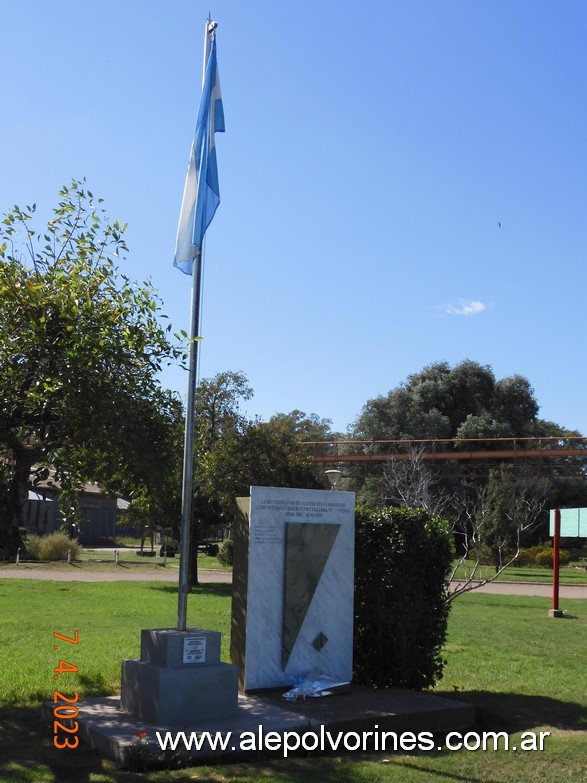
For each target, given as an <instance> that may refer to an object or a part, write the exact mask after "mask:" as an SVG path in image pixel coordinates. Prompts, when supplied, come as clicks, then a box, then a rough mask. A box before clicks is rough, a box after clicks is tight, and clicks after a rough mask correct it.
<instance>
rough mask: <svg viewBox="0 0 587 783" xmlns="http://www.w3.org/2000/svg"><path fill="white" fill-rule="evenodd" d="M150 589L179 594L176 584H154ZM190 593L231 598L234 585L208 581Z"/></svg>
mask: <svg viewBox="0 0 587 783" xmlns="http://www.w3.org/2000/svg"><path fill="white" fill-rule="evenodd" d="M150 589H151V590H158V591H159V592H162V593H173V594H174V595H177V585H176V584H171V585H162V584H156V585H152V586H151V588H150ZM190 595H215V596H216V597H217V598H230V596H231V595H232V585H231V584H230V583H229V582H206V584H203V585H198V586H197V587H193V588H192V592H191V593H190Z"/></svg>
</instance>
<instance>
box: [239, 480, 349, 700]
mask: <svg viewBox="0 0 587 783" xmlns="http://www.w3.org/2000/svg"><path fill="white" fill-rule="evenodd" d="M354 510H355V495H354V493H352V492H333V491H327V490H306V489H283V488H273V487H251V498H250V514H249V520H250V521H249V552H248V590H247V618H246V645H245V677H244V687H245V690H255V689H260V688H273V687H278V686H287V685H291V684H292V683H293V682H295V681H296V680H297V679H299V678H302V677H304V676H305V675H306V674H308V673H309V672H310V671H312V670H314V669H316V670H318V671H320V672H321V673H323V674H329V675H332V676H333V677H336V678H337V679H339V680H350V679H351V677H352V652H353V588H354ZM288 522H289V523H292V522H293V523H310V524H313V523H318V524H322V525H324V524H333V525H340V528H339V531H338V535H337V536H336V539H335V541H334V544H333V546H332V550H331V552H330V555H329V557H328V560H327V562H326V565H325V567H324V570H323V572H322V577H321V579H320V581H319V582H318V585H317V587H316V590H315V593H314V596H313V598H312V601H311V603H310V605H309V608H308V611H307V614H306V617H305V620H304V622H303V624H302V626H301V629H300V632H299V635H298V638H297V641H296V643H295V645H294V647H293V649H292V651H291V655H290V657H289V661H288V663H287V665H286V668H285V670H282V628H283V612H284V577H285V531H286V525H287V524H288ZM320 633H322V634H324V636H326V637H327V639H328V641H327V643H326V644H325V645H324V647H323V648H322V650H318V649H316V647H315V646H314V644H313V643H314V640H315V639H316V637H317V636H318V635H319V634H320Z"/></svg>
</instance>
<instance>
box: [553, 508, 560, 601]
mask: <svg viewBox="0 0 587 783" xmlns="http://www.w3.org/2000/svg"><path fill="white" fill-rule="evenodd" d="M560 537H561V512H560V508H555V509H554V537H553V539H552V572H553V573H552V609H553V611H555V612H558V593H559V590H558V586H559V549H560Z"/></svg>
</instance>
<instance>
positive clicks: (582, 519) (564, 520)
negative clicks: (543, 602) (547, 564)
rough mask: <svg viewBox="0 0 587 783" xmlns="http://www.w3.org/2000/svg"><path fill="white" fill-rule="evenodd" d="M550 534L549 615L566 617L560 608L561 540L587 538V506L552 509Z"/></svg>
mask: <svg viewBox="0 0 587 783" xmlns="http://www.w3.org/2000/svg"><path fill="white" fill-rule="evenodd" d="M550 535H551V537H552V608H551V609H549V611H548V616H549V617H564V612H562V611H561V610H560V609H559V605H558V599H559V582H560V557H559V552H560V540H561V538H587V508H562V509H560V508H554V509H551V511H550Z"/></svg>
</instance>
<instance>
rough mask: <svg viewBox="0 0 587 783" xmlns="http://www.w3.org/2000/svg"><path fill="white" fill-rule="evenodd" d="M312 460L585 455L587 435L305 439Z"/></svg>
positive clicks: (433, 459) (469, 458)
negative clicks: (586, 436) (416, 456)
mask: <svg viewBox="0 0 587 783" xmlns="http://www.w3.org/2000/svg"><path fill="white" fill-rule="evenodd" d="M304 445H305V446H307V447H308V449H309V450H311V456H312V462H315V463H341V462H347V463H352V462H388V461H389V460H409V459H413V458H414V454H417V455H418V459H422V460H427V461H440V460H482V459H483V460H487V459H492V460H493V459H496V460H504V459H514V460H515V459H523V460H526V459H549V458H559V459H560V458H561V457H585V458H587V438H583V437H569V438H560V437H551V438H476V439H465V438H452V439H446V440H338V441H306V442H304Z"/></svg>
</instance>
